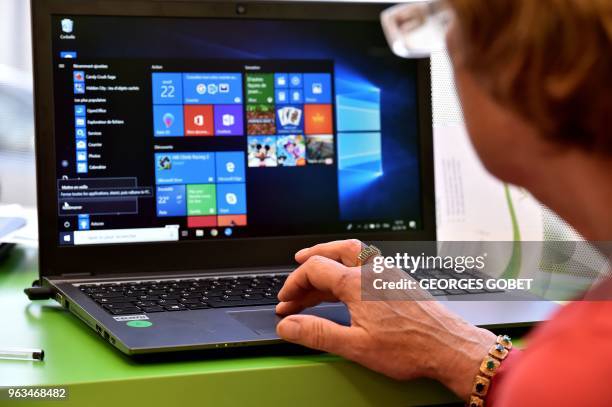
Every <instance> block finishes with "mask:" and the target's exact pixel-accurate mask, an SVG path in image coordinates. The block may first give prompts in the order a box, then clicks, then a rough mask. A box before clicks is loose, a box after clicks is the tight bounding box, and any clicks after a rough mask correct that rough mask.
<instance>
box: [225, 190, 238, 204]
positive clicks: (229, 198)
mask: <svg viewBox="0 0 612 407" xmlns="http://www.w3.org/2000/svg"><path fill="white" fill-rule="evenodd" d="M225 202H227V203H228V204H229V205H236V204H237V203H238V197H237V196H236V194H234V193H231V192H230V193H228V194H225Z"/></svg>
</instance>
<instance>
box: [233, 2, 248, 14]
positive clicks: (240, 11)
mask: <svg viewBox="0 0 612 407" xmlns="http://www.w3.org/2000/svg"><path fill="white" fill-rule="evenodd" d="M246 13H247V8H246V6H245V5H244V4H238V5H237V6H236V14H239V15H244V14H246Z"/></svg>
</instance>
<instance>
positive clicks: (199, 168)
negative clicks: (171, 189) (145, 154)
mask: <svg viewBox="0 0 612 407" xmlns="http://www.w3.org/2000/svg"><path fill="white" fill-rule="evenodd" d="M214 182H215V153H157V154H155V183H156V184H158V185H168V184H209V183H214Z"/></svg>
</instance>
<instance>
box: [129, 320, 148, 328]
mask: <svg viewBox="0 0 612 407" xmlns="http://www.w3.org/2000/svg"><path fill="white" fill-rule="evenodd" d="M126 325H127V326H129V327H131V328H148V327H150V326H151V325H153V323H152V322H149V321H129V322H127V323H126Z"/></svg>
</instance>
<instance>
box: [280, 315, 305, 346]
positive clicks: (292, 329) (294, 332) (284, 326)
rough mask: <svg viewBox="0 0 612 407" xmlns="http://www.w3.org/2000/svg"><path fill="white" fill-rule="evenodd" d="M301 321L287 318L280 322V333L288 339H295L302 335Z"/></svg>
mask: <svg viewBox="0 0 612 407" xmlns="http://www.w3.org/2000/svg"><path fill="white" fill-rule="evenodd" d="M300 329H301V327H300V323H299V322H296V321H295V320H293V319H291V318H285V319H283V320H282V321H281V322H280V323H279V324H278V335H279V336H280V337H281V338H283V339H287V340H288V341H295V340H297V339H299V337H300Z"/></svg>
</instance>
